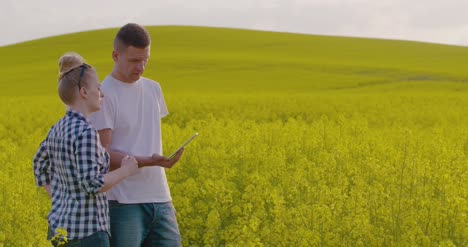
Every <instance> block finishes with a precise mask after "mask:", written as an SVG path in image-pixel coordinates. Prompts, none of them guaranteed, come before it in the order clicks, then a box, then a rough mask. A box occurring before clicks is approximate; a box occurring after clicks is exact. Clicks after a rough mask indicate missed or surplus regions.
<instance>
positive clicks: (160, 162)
mask: <svg viewBox="0 0 468 247" xmlns="http://www.w3.org/2000/svg"><path fill="white" fill-rule="evenodd" d="M183 153H184V149H181V150H179V151H178V152H177V154H176V155H175V156H174V158H172V159H168V158H166V157H164V156H161V155H159V154H153V155H152V156H151V162H150V164H148V165H145V166H161V167H164V168H171V167H173V166H174V165H175V163H177V161H179V159H180V157H182V154H183Z"/></svg>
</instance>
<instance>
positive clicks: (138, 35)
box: [114, 23, 151, 50]
mask: <svg viewBox="0 0 468 247" xmlns="http://www.w3.org/2000/svg"><path fill="white" fill-rule="evenodd" d="M150 44H151V37H150V35H149V33H148V31H147V30H146V29H145V28H144V27H143V26H141V25H138V24H136V23H128V24H126V25H125V26H123V27H121V28H120V30H119V32H118V33H117V35H116V36H115V39H114V48H115V49H117V50H121V49H122V48H128V47H129V46H133V47H136V48H146V47H148V46H149V45H150Z"/></svg>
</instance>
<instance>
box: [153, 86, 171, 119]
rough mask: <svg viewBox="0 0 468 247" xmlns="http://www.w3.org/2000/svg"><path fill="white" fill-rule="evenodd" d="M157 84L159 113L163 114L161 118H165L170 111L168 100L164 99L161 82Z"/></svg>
mask: <svg viewBox="0 0 468 247" xmlns="http://www.w3.org/2000/svg"><path fill="white" fill-rule="evenodd" d="M156 86H157V87H156V97H157V99H158V104H159V115H160V116H161V118H163V117H165V116H167V115H168V114H169V111H168V110H167V105H166V101H165V100H164V95H163V92H162V89H161V86H160V85H159V84H156Z"/></svg>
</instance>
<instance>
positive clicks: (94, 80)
mask: <svg viewBox="0 0 468 247" xmlns="http://www.w3.org/2000/svg"><path fill="white" fill-rule="evenodd" d="M86 73H87V76H86V79H87V83H86V87H85V88H86V91H87V94H88V97H87V98H86V99H85V100H86V105H87V106H88V110H89V111H90V112H97V111H99V109H101V101H102V98H103V97H104V95H103V94H102V92H101V84H100V83H99V78H98V76H97V74H96V71H94V70H93V69H90V70H87V71H86Z"/></svg>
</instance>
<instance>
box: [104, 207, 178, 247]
mask: <svg viewBox="0 0 468 247" xmlns="http://www.w3.org/2000/svg"><path fill="white" fill-rule="evenodd" d="M109 216H110V223H111V224H110V225H111V235H112V236H111V239H110V244H111V246H112V247H120V246H122V247H132V246H135V247H136V246H138V247H140V246H180V233H179V227H178V225H177V218H176V213H175V209H174V206H173V205H172V202H166V203H139V204H123V203H119V202H117V201H109Z"/></svg>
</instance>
